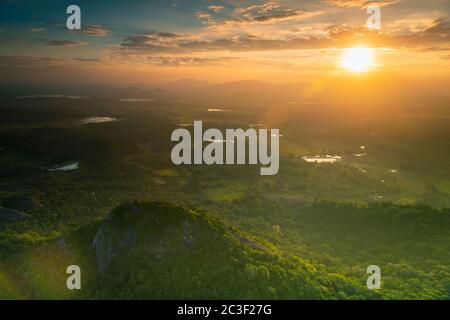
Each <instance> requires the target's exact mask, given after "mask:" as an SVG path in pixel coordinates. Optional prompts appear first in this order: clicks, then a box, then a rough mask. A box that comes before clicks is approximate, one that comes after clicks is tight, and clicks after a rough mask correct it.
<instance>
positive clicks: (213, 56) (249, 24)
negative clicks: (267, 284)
mask: <svg viewBox="0 0 450 320" xmlns="http://www.w3.org/2000/svg"><path fill="white" fill-rule="evenodd" d="M70 4H77V5H79V6H80V7H81V12H82V29H81V30H80V31H69V30H67V29H66V27H65V22H66V18H67V16H68V15H67V14H66V8H67V6H68V5H70ZM369 4H377V5H379V6H381V23H382V25H381V30H368V29H367V28H366V20H367V18H368V14H367V13H366V8H367V6H368V5H369ZM449 13H450V2H449V1H448V0H427V1H423V0H384V1H376V2H374V1H365V0H322V1H312V0H307V1H298V0H273V1H257V0H182V1H176V0H174V1H162V0H161V1H152V0H136V1H106V0H98V1H76V2H74V1H70V2H69V1H54V0H53V1H50V0H48V1H47V0H45V1H44V0H41V1H34V0H2V1H0V39H1V41H2V46H1V47H0V68H1V69H2V71H1V72H2V74H3V76H2V77H1V81H2V82H3V83H5V82H14V83H15V82H18V83H21V82H24V83H33V82H49V83H51V82H61V81H62V82H64V81H66V82H68V83H70V82H83V81H86V82H105V83H116V84H125V83H138V82H139V83H158V82H164V81H171V80H176V79H181V78H195V79H199V80H207V81H211V82H224V81H233V80H243V79H258V80H264V81H269V82H278V83H281V82H289V81H308V80H310V79H314V78H317V77H321V76H323V75H329V74H332V73H336V72H338V73H342V72H351V70H345V68H343V66H342V59H343V56H344V55H345V52H346V50H347V49H346V48H352V47H358V46H362V47H365V48H374V49H371V50H372V51H371V52H372V53H373V60H374V61H373V65H372V66H371V68H370V70H369V71H368V72H373V73H383V72H385V73H392V72H398V73H404V74H405V75H406V74H408V75H410V74H416V75H417V74H423V75H424V76H425V77H436V79H437V78H442V77H445V76H448V74H449V71H450V38H449V33H450V24H449ZM427 79H428V78H427Z"/></svg>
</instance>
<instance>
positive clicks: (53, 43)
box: [41, 39, 87, 47]
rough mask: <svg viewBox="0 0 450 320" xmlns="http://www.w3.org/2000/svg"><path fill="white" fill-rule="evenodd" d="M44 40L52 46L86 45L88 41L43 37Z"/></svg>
mask: <svg viewBox="0 0 450 320" xmlns="http://www.w3.org/2000/svg"><path fill="white" fill-rule="evenodd" d="M41 41H42V42H44V43H45V45H47V46H51V47H75V46H83V45H86V44H87V43H86V42H81V41H78V40H47V39H41Z"/></svg>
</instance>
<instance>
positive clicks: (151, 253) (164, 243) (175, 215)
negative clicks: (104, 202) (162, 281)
mask: <svg viewBox="0 0 450 320" xmlns="http://www.w3.org/2000/svg"><path fill="white" fill-rule="evenodd" d="M203 223H204V222H203V221H200V220H196V219H193V218H192V217H190V216H188V215H187V214H186V211H184V210H183V209H181V208H178V207H174V206H170V205H167V204H164V203H152V204H146V205H137V204H125V205H122V206H120V207H118V208H116V209H114V210H113V211H112V212H111V213H110V214H109V216H108V218H107V219H106V220H105V222H104V223H103V225H102V226H101V227H100V229H99V231H98V232H97V234H96V235H95V238H94V240H93V243H92V245H93V247H94V250H95V253H96V257H97V269H98V271H99V272H100V273H102V272H104V271H106V269H107V268H108V266H109V264H110V263H112V262H113V261H114V260H116V259H117V260H123V257H124V256H129V255H130V254H131V255H133V254H136V255H139V256H141V258H143V259H149V260H154V261H158V260H161V259H164V258H165V257H166V255H168V256H174V255H176V254H177V252H180V251H184V252H186V250H191V249H192V248H194V247H195V245H196V243H197V242H198V241H200V240H201V239H200V238H201V236H200V235H199V234H198V232H199V230H200V228H201V227H202V226H201V224H203Z"/></svg>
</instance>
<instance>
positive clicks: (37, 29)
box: [30, 27, 45, 33]
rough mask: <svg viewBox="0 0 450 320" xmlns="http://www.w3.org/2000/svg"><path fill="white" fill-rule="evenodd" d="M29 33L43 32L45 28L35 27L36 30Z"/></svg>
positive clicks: (32, 29) (33, 29)
mask: <svg viewBox="0 0 450 320" xmlns="http://www.w3.org/2000/svg"><path fill="white" fill-rule="evenodd" d="M30 31H31V32H35V33H37V32H43V31H45V28H41V27H36V28H31V29H30Z"/></svg>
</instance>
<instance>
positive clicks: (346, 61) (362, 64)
mask: <svg viewBox="0 0 450 320" xmlns="http://www.w3.org/2000/svg"><path fill="white" fill-rule="evenodd" d="M341 66H342V67H343V68H345V69H347V70H349V71H352V72H365V71H368V70H369V69H370V68H372V67H374V66H375V62H374V52H373V49H372V48H367V47H353V48H347V49H345V52H344V55H343V57H342V62H341Z"/></svg>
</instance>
